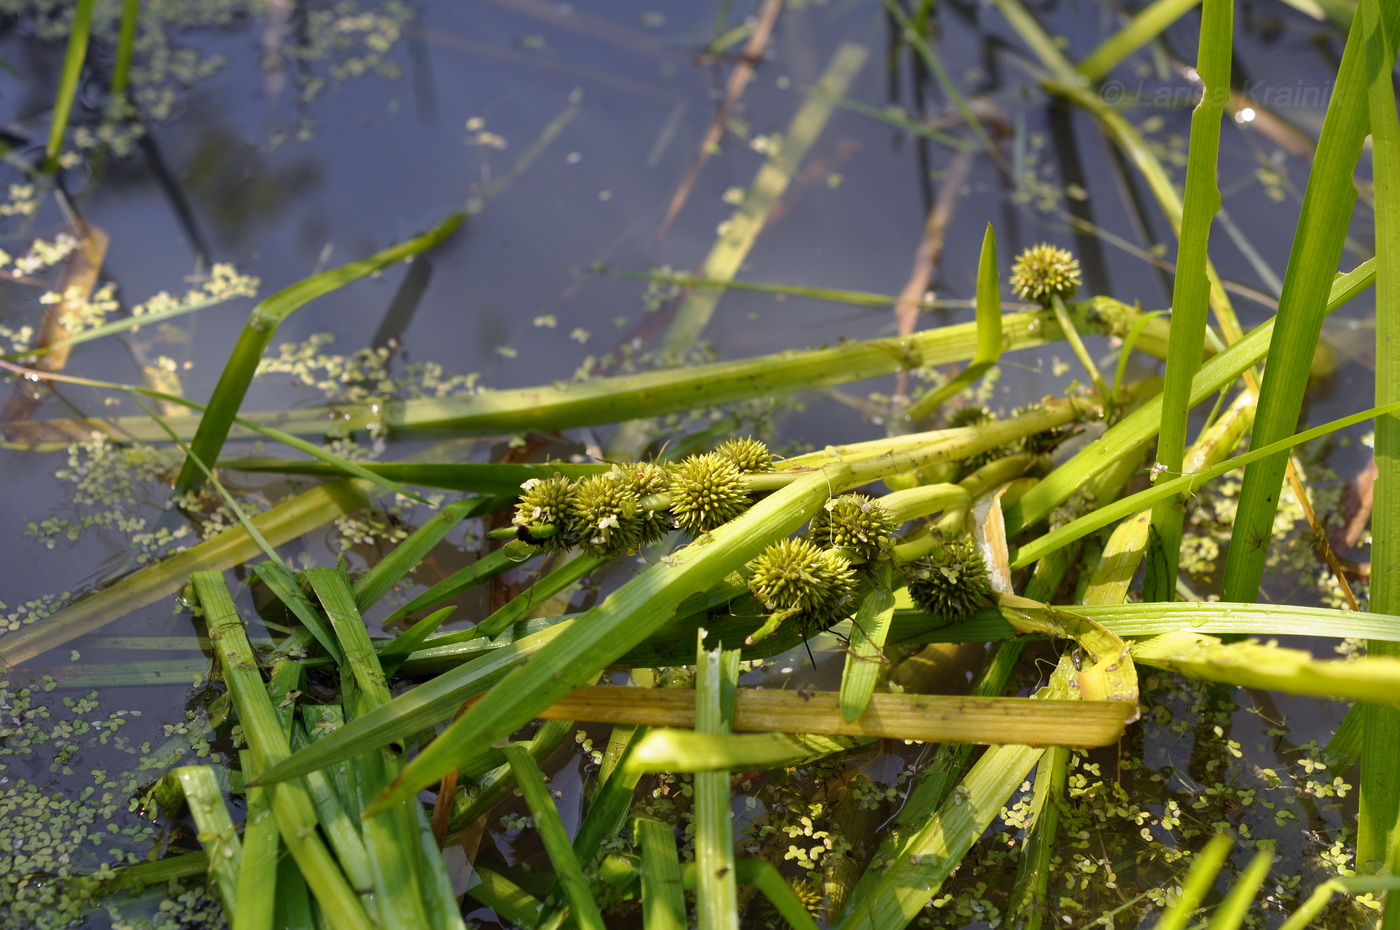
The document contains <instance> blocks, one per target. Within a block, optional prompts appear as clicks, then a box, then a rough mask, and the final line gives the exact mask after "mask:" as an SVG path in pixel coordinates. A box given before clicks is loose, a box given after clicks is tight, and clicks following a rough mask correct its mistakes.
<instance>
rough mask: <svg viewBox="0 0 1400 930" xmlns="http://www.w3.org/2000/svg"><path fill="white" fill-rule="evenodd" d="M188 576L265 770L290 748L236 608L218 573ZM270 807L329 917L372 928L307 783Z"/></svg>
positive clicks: (286, 790) (287, 788)
mask: <svg viewBox="0 0 1400 930" xmlns="http://www.w3.org/2000/svg"><path fill="white" fill-rule="evenodd" d="M191 580H192V582H193V584H194V588H195V593H196V595H197V596H198V598H199V602H200V604H201V605H202V606H203V608H204V615H205V619H206V622H207V623H208V625H209V638H210V640H211V641H212V642H213V644H214V649H215V651H216V652H217V653H218V655H219V661H220V665H221V666H222V668H223V673H224V681H225V682H226V683H227V684H228V686H229V693H230V695H231V696H232V698H233V704H234V707H235V709H236V710H237V712H238V719H239V722H240V723H242V725H243V729H244V733H245V735H246V737H247V739H248V746H249V748H250V749H251V750H252V751H253V754H254V756H255V757H257V760H258V764H259V765H260V766H261V767H263V768H266V767H268V766H270V765H272V764H275V763H276V762H279V761H281V760H282V759H285V758H287V757H288V756H289V755H291V748H290V746H289V745H288V744H287V740H286V737H285V736H283V734H282V728H281V724H280V723H279V722H278V719H277V713H276V711H275V710H274V709H273V706H272V701H271V700H270V699H269V698H268V695H267V691H266V690H265V688H264V686H263V682H262V676H261V675H260V674H259V672H258V670H257V666H256V665H255V664H254V654H253V649H252V646H251V645H249V643H248V637H247V635H246V634H245V632H244V630H243V621H242V619H241V618H240V617H239V615H238V608H237V607H236V606H235V605H234V603H233V598H232V597H230V596H229V593H228V588H227V587H226V586H225V585H224V580H223V577H222V576H221V575H220V574H219V573H217V572H196V573H195V574H194V575H193V577H192V579H191ZM272 809H273V812H274V814H275V816H276V818H277V824H278V828H279V829H280V831H281V833H282V839H283V842H285V843H286V844H287V848H288V850H290V851H291V854H292V857H293V858H294V859H295V860H296V862H297V866H298V867H299V868H300V869H301V872H302V874H303V875H304V876H305V877H306V881H307V884H308V885H310V886H311V889H312V891H313V892H314V893H315V895H316V900H317V901H318V902H320V904H321V907H322V908H323V909H324V910H325V913H326V915H327V917H328V918H329V919H330V920H331V921H332V922H334V924H335V925H336V926H337V927H344V928H346V930H353V928H363V930H371V928H372V927H373V924H372V923H371V921H370V919H369V917H368V916H367V915H366V914H365V911H364V908H363V907H362V906H361V904H360V900H359V897H358V896H357V895H356V894H355V892H354V891H353V890H352V889H351V888H350V885H349V884H348V883H347V882H346V881H345V876H344V874H343V873H342V872H341V871H340V867H339V865H337V864H336V861H335V859H334V858H332V856H331V854H330V853H329V851H328V850H327V849H326V847H325V845H324V844H323V843H322V841H321V839H320V837H319V835H318V833H317V832H316V814H315V811H314V809H313V808H312V804H311V799H310V797H309V795H308V794H307V792H306V787H305V785H304V784H302V783H300V782H295V781H293V782H288V783H286V784H283V785H279V786H277V788H276V789H274V790H273V791H272Z"/></svg>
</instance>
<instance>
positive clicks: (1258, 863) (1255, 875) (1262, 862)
mask: <svg viewBox="0 0 1400 930" xmlns="http://www.w3.org/2000/svg"><path fill="white" fill-rule="evenodd" d="M1273 861H1274V854H1273V853H1272V852H1270V851H1269V850H1267V849H1265V850H1261V851H1260V852H1258V853H1256V854H1255V856H1254V858H1253V859H1251V860H1249V865H1247V866H1245V868H1244V871H1243V872H1241V873H1240V877H1239V878H1237V879H1235V881H1234V884H1233V885H1232V886H1231V887H1230V891H1229V893H1227V894H1226V895H1225V900H1224V901H1221V902H1220V906H1219V907H1218V908H1216V909H1215V913H1214V914H1212V915H1210V922H1209V923H1207V924H1206V930H1239V928H1240V927H1243V926H1244V922H1245V918H1246V917H1248V916H1249V906H1250V905H1251V904H1252V903H1254V896H1255V895H1256V894H1258V893H1259V888H1260V886H1262V885H1263V884H1264V879H1266V878H1268V877H1269V866H1271V865H1273Z"/></svg>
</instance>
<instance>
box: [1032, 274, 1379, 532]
mask: <svg viewBox="0 0 1400 930" xmlns="http://www.w3.org/2000/svg"><path fill="white" fill-rule="evenodd" d="M1375 278H1376V260H1375V259H1367V260H1366V261H1365V262H1362V263H1361V264H1360V265H1358V266H1357V267H1356V268H1354V269H1352V270H1351V271H1349V272H1347V273H1346V274H1343V275H1339V276H1338V277H1336V278H1335V279H1334V280H1333V281H1332V291H1331V297H1330V298H1329V300H1328V303H1327V312H1328V313H1331V312H1332V311H1334V310H1336V309H1337V308H1338V307H1341V306H1342V305H1343V304H1345V303H1347V302H1348V301H1349V300H1351V299H1352V298H1353V297H1355V296H1357V295H1358V294H1360V293H1361V292H1362V291H1364V290H1365V289H1366V288H1368V287H1370V286H1371V284H1372V283H1374V281H1375ZM1273 331H1274V321H1273V320H1269V321H1267V322H1265V323H1263V324H1261V325H1260V326H1258V327H1257V328H1255V329H1254V330H1253V331H1251V332H1250V333H1249V334H1247V335H1246V336H1245V337H1244V338H1243V339H1241V340H1239V341H1238V342H1236V343H1234V344H1232V345H1231V346H1230V347H1229V348H1227V349H1226V350H1225V351H1224V352H1221V353H1219V354H1218V355H1216V356H1215V357H1213V358H1211V359H1210V360H1209V361H1208V362H1206V363H1205V364H1204V365H1202V366H1201V370H1200V371H1199V372H1198V373H1197V375H1196V377H1195V378H1194V379H1193V380H1192V382H1191V403H1192V404H1197V403H1200V402H1201V401H1202V400H1204V399H1205V398H1206V397H1207V396H1209V395H1211V394H1214V393H1215V392H1216V391H1219V390H1221V389H1223V388H1224V387H1225V386H1226V385H1228V384H1230V383H1231V382H1232V381H1234V380H1235V379H1236V378H1238V377H1239V376H1240V375H1241V374H1243V373H1244V372H1245V371H1247V370H1248V369H1250V368H1252V367H1253V366H1254V365H1256V364H1258V363H1259V362H1260V361H1262V360H1263V359H1264V357H1265V356H1266V355H1267V354H1268V352H1269V343H1270V339H1271V337H1272V335H1273ZM1161 415H1162V401H1161V398H1160V397H1158V398H1153V399H1152V400H1149V401H1147V402H1146V403H1144V404H1143V405H1142V406H1141V407H1139V408H1138V409H1136V410H1134V411H1133V412H1132V413H1129V414H1128V415H1127V416H1125V417H1124V418H1123V419H1122V420H1120V421H1119V422H1118V423H1117V424H1115V425H1114V426H1113V427H1111V428H1110V429H1109V431H1108V432H1107V433H1105V434H1104V435H1103V436H1101V437H1100V438H1099V439H1098V440H1097V441H1095V442H1094V443H1093V444H1092V445H1091V446H1090V447H1088V448H1086V449H1084V450H1083V451H1081V452H1079V453H1077V454H1076V455H1075V456H1074V458H1072V459H1070V460H1069V461H1068V462H1066V463H1064V464H1063V465H1061V466H1060V467H1059V468H1056V469H1055V470H1054V471H1053V472H1051V473H1050V474H1049V475H1047V476H1046V477H1045V478H1044V479H1042V480H1041V482H1040V484H1038V485H1036V486H1035V487H1034V488H1032V489H1031V490H1030V491H1029V492H1027V493H1026V495H1025V496H1024V497H1022V498H1021V499H1020V500H1019V501H1017V502H1016V503H1015V504H1013V505H1012V506H1011V507H1009V508H1007V511H1006V529H1007V533H1008V534H1012V535H1014V534H1015V533H1017V532H1019V531H1021V530H1023V529H1025V528H1026V527H1028V526H1030V525H1032V524H1034V523H1036V522H1038V521H1040V520H1043V519H1044V518H1045V517H1046V516H1048V515H1049V513H1050V511H1052V510H1054V509H1055V508H1056V507H1058V506H1059V505H1060V504H1061V503H1063V502H1064V501H1066V500H1067V499H1069V497H1070V495H1071V494H1073V493H1074V492H1075V491H1077V490H1078V489H1079V488H1080V487H1081V486H1082V485H1083V484H1084V482H1085V481H1087V480H1088V479H1089V478H1090V477H1092V476H1093V475H1096V474H1098V473H1099V472H1100V471H1102V470H1104V469H1105V468H1107V467H1108V466H1109V465H1110V464H1111V463H1113V462H1114V461H1116V460H1118V458H1119V457H1120V456H1123V455H1126V454H1128V453H1131V452H1133V451H1135V450H1138V449H1142V448H1143V447H1145V446H1146V445H1147V444H1148V443H1149V442H1151V441H1152V437H1153V436H1154V435H1156V430H1157V424H1158V423H1159V422H1160V421H1161Z"/></svg>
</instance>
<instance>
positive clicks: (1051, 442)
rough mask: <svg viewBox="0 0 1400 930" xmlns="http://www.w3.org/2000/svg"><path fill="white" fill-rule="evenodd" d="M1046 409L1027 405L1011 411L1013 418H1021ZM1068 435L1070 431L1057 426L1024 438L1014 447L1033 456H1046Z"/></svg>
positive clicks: (1043, 406) (1039, 405) (1042, 405)
mask: <svg viewBox="0 0 1400 930" xmlns="http://www.w3.org/2000/svg"><path fill="white" fill-rule="evenodd" d="M1044 409H1045V405H1044V404H1026V405H1025V406H1023V407H1017V408H1016V409H1015V410H1012V411H1011V415H1012V416H1013V417H1019V416H1021V415H1023V414H1027V413H1035V412H1037V411H1041V410H1044ZM1067 434H1068V430H1067V429H1065V427H1063V426H1056V427H1053V428H1051V429H1047V430H1042V431H1040V432H1039V433H1032V434H1031V435H1029V436H1023V437H1022V438H1021V439H1020V440H1018V441H1017V442H1016V443H1015V444H1014V445H1015V446H1016V447H1017V448H1018V451H1021V452H1029V453H1030V454H1031V455H1044V454H1045V453H1047V452H1049V451H1050V450H1051V449H1054V448H1055V447H1056V446H1058V445H1059V444H1060V442H1061V441H1062V440H1063V439H1064V438H1065V436H1066V435H1067Z"/></svg>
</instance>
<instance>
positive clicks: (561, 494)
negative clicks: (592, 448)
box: [511, 472, 575, 551]
mask: <svg viewBox="0 0 1400 930" xmlns="http://www.w3.org/2000/svg"><path fill="white" fill-rule="evenodd" d="M520 490H521V494H520V502H519V503H517V504H516V505H515V516H514V517H512V518H511V523H512V524H514V525H515V526H519V527H523V528H524V529H525V531H526V532H529V529H530V527H532V526H553V527H555V530H556V532H555V534H554V535H553V536H550V537H547V538H545V539H540V540H537V544H538V545H539V546H541V547H542V548H544V549H548V550H551V551H559V550H563V549H568V548H571V547H572V546H573V545H574V543H575V540H574V538H573V536H572V534H571V533H570V525H571V524H570V520H571V515H572V513H573V506H574V503H573V502H574V483H573V482H572V481H570V480H569V479H568V478H565V477H564V476H563V475H561V474H559V473H558V472H555V473H554V474H553V475H551V476H550V477H548V478H531V479H530V480H529V481H526V482H525V483H524V484H522V485H521V486H520Z"/></svg>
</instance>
